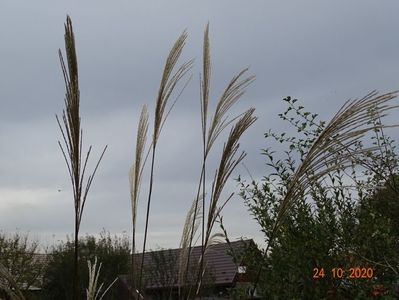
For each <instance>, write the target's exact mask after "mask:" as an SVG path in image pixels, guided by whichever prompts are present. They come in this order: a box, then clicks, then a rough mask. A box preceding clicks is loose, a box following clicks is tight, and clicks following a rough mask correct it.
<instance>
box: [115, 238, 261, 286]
mask: <svg viewBox="0 0 399 300" xmlns="http://www.w3.org/2000/svg"><path fill="white" fill-rule="evenodd" d="M249 243H253V241H252V240H241V241H236V242H230V243H220V244H215V245H212V246H211V247H210V248H209V249H208V251H207V253H206V254H205V263H206V266H207V270H208V271H209V272H210V274H211V277H212V283H213V284H215V285H232V284H233V283H234V282H235V280H236V276H237V271H238V270H237V267H238V266H237V265H236V262H234V260H233V257H232V256H231V255H230V254H229V253H231V252H233V253H235V256H236V257H241V256H242V254H243V251H244V250H245V248H246V247H247V246H248V245H249ZM180 252H181V249H169V250H160V251H150V252H146V253H145V254H144V266H145V270H152V271H147V272H144V273H145V274H144V275H143V281H144V282H146V288H147V289H157V288H165V287H171V286H177V276H178V265H179V255H180ZM200 256H201V246H196V247H193V248H192V252H191V256H190V265H193V266H194V265H195V264H197V263H198V261H199V259H200ZM141 258H142V254H141V253H138V254H136V255H135V265H136V266H140V265H141ZM239 263H241V261H240V259H239ZM162 267H163V268H164V270H161V269H162ZM120 279H121V280H122V281H123V282H125V283H127V282H129V281H130V280H129V279H130V277H129V275H121V276H120Z"/></svg>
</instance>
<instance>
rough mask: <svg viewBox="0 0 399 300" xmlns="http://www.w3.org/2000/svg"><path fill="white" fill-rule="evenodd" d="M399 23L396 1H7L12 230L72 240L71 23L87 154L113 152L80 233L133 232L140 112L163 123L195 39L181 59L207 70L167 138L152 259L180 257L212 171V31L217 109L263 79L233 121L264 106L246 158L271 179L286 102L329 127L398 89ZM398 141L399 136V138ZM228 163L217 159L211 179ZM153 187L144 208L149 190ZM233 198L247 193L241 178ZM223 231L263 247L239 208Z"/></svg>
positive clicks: (2, 61)
mask: <svg viewBox="0 0 399 300" xmlns="http://www.w3.org/2000/svg"><path fill="white" fill-rule="evenodd" d="M398 11H399V2H397V1H378V2H377V1H231V0H223V1H222V0H220V1H196V2H193V1H140V2H138V1H99V0H96V1H50V0H47V1H34V2H32V3H31V2H30V1H2V2H1V4H0V38H1V42H0V140H1V143H0V145H1V146H0V153H1V155H0V229H1V230H3V231H5V232H12V231H15V230H20V231H23V232H25V231H30V233H31V236H32V237H34V238H38V239H39V240H40V241H41V242H42V243H43V244H44V245H51V244H52V243H54V242H56V241H57V240H62V239H65V237H66V235H67V234H71V233H72V231H73V202H72V193H71V187H70V182H69V178H68V175H67V169H66V166H65V163H64V160H63V157H62V155H61V152H60V150H59V148H58V145H57V141H58V140H59V139H60V138H61V135H60V132H59V129H58V127H57V123H56V120H55V114H61V112H62V109H63V105H64V104H63V98H64V86H63V79H62V73H61V69H60V65H59V61H58V54H57V50H58V48H61V49H63V47H64V41H63V35H64V26H63V24H64V22H65V17H66V14H69V15H70V16H71V18H72V21H73V25H74V32H75V38H76V44H77V53H78V61H79V71H80V74H79V75H80V86H81V115H82V123H83V124H82V125H83V130H84V144H85V146H86V147H88V146H89V145H93V146H94V152H93V156H92V160H91V161H92V163H93V162H94V158H96V157H98V155H99V153H100V151H101V149H102V147H103V146H104V145H106V144H108V147H109V149H108V151H107V152H106V154H105V157H104V159H103V162H102V164H101V166H100V168H99V170H98V173H97V177H96V179H95V181H94V183H93V186H92V190H91V193H90V194H89V198H88V202H87V206H86V208H85V212H84V216H83V221H82V226H81V233H82V235H84V234H85V233H89V234H98V233H99V232H100V231H101V229H102V228H105V229H107V230H109V231H110V232H111V233H112V234H122V233H123V232H127V233H129V232H130V230H131V214H130V212H131V208H130V200H129V186H128V177H127V174H128V169H129V167H130V165H131V163H132V159H133V155H134V143H135V134H136V127H137V121H138V115H139V111H140V109H141V106H142V105H143V104H144V103H148V104H149V107H150V112H152V111H153V108H154V106H153V102H154V100H155V96H156V93H157V91H158V86H159V81H160V77H161V71H162V68H163V64H164V61H165V58H166V56H167V53H168V51H169V49H170V47H171V45H172V44H173V42H174V41H175V39H176V38H177V37H178V36H179V34H180V33H181V32H182V31H183V30H184V29H187V31H188V34H189V38H188V41H187V45H186V47H185V49H184V53H183V56H182V60H181V61H184V60H185V59H188V58H195V59H196V63H195V67H194V69H193V71H192V73H193V80H192V81H191V83H190V84H189V86H188V87H187V89H186V91H185V92H184V94H183V96H182V97H181V98H180V100H179V102H178V104H177V106H176V109H174V110H173V112H172V113H171V115H170V118H169V120H168V122H167V124H166V126H165V128H164V131H163V134H162V136H161V140H160V144H159V149H158V150H159V151H158V156H157V161H156V170H155V186H154V195H153V196H154V197H153V202H152V213H151V220H150V226H149V229H150V234H149V248H156V247H158V246H159V247H177V246H178V244H179V241H180V235H181V230H182V225H183V222H184V218H185V214H186V211H187V209H188V208H189V206H190V204H191V201H192V199H193V197H194V195H195V191H196V184H197V181H198V177H199V173H200V163H201V162H200V157H201V143H200V119H199V84H198V82H199V80H198V78H199V73H200V71H201V51H202V38H203V30H204V28H205V25H206V23H207V22H208V21H209V22H210V39H211V56H212V66H213V70H212V79H211V101H212V105H211V106H212V108H211V111H212V110H213V107H214V106H213V105H214V104H215V102H216V100H217V99H218V97H219V95H220V94H221V93H222V91H223V89H224V87H225V85H226V84H227V82H228V81H229V80H230V79H231V77H232V76H233V75H234V74H236V73H237V72H238V71H240V70H241V69H242V68H244V67H246V66H250V74H255V75H256V76H257V79H256V81H255V83H254V84H253V85H251V86H250V88H249V89H248V91H247V93H246V94H245V96H244V97H243V99H242V100H241V102H240V103H239V104H238V105H237V106H236V107H235V109H234V110H233V111H232V114H233V115H234V113H237V112H240V111H242V110H244V109H245V108H248V107H251V106H253V107H255V108H256V115H257V116H258V117H259V120H258V121H257V122H256V123H255V125H253V127H252V128H250V129H249V130H248V132H247V133H246V134H245V136H244V137H243V139H242V142H241V145H242V148H243V149H244V150H246V151H247V152H248V156H247V158H246V160H245V164H246V166H247V167H248V169H249V170H250V171H251V173H252V175H253V176H254V177H256V178H261V177H262V176H263V175H265V174H266V171H267V169H266V166H265V159H264V157H262V156H261V155H260V151H261V149H262V148H265V147H267V146H268V145H267V144H266V142H265V140H264V138H263V133H264V132H266V131H267V130H268V129H269V128H272V129H275V130H276V131H285V130H288V129H287V127H286V125H285V124H284V123H282V122H280V121H279V119H278V117H277V113H278V112H281V111H282V110H284V109H285V107H284V104H283V102H282V101H281V99H282V98H284V97H285V96H287V95H291V96H293V97H296V98H298V99H299V100H300V101H301V103H302V104H303V105H304V106H305V107H306V108H308V109H309V110H311V111H312V112H316V113H319V114H320V115H321V117H322V118H323V119H329V118H330V117H331V116H332V115H333V113H334V112H335V111H336V110H337V109H338V108H339V107H340V106H341V105H342V104H343V103H344V101H345V100H347V99H348V98H356V97H361V96H364V95H365V94H367V93H368V92H369V91H371V90H373V89H377V90H379V91H381V92H388V91H392V90H396V89H398V88H399V83H398V79H399V39H398V28H399V18H398V17H397V12H398ZM391 120H395V117H394V116H392V117H391ZM151 124H152V119H151ZM390 134H391V135H392V136H393V137H394V138H395V137H396V138H398V134H397V133H396V132H395V131H391V132H390ZM219 146H220V145H219ZM220 151H221V149H220V148H219V149H217V151H215V153H214V154H213V155H212V156H211V160H210V162H211V166H212V167H211V169H214V168H216V162H217V157H218V155H219V153H220ZM91 166H92V165H91ZM211 169H210V170H211ZM208 174H213V171H212V172H211V171H209V172H208ZM238 174H242V175H243V176H246V171H245V169H244V168H243V167H242V166H239V168H238V169H237V171H236V173H235V174H234V176H233V178H234V177H237V176H238ZM208 179H209V178H208ZM208 181H210V179H209V180H208ZM145 182H146V179H144V184H143V186H142V188H143V189H142V196H144V195H146V192H147V190H148V186H147V184H146V183H145ZM59 189H60V190H61V192H58V190H59ZM226 191H227V192H232V191H238V190H237V188H236V186H235V183H234V182H233V180H231V182H230V183H229V184H228V186H227V187H226ZM144 198H145V197H142V199H141V205H140V208H139V226H140V227H139V232H140V234H139V238H142V234H141V233H142V232H143V227H144V226H143V224H144V213H145V209H144V202H145V201H144V200H145V199H144ZM224 221H225V225H226V227H227V229H228V231H229V234H230V237H231V239H233V240H234V239H235V238H238V237H240V236H245V237H251V238H254V239H255V240H256V241H257V242H262V234H261V233H260V232H259V227H258V225H257V224H256V222H254V221H253V220H252V218H251V216H250V214H249V213H248V212H247V210H246V207H245V206H244V204H243V203H242V200H241V199H240V198H239V197H238V196H236V197H234V198H233V199H232V201H231V202H230V204H229V205H228V207H227V208H226V210H225V213H224Z"/></svg>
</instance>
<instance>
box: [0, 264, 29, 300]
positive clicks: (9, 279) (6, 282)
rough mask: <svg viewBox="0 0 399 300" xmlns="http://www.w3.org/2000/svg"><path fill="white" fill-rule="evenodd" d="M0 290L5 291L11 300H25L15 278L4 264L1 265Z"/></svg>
mask: <svg viewBox="0 0 399 300" xmlns="http://www.w3.org/2000/svg"><path fill="white" fill-rule="evenodd" d="M0 289H2V290H4V291H5V292H6V293H7V295H8V296H9V297H10V298H11V300H25V297H24V295H23V294H22V292H21V290H20V289H19V286H18V284H17V282H16V281H15V280H14V277H13V276H12V274H11V273H10V272H9V271H8V270H7V268H6V267H5V266H4V265H3V264H2V263H0Z"/></svg>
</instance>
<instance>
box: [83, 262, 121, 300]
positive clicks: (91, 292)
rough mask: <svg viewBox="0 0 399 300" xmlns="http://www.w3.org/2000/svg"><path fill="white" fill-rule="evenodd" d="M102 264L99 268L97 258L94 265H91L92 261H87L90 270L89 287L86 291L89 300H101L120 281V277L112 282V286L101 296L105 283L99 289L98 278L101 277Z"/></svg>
mask: <svg viewBox="0 0 399 300" xmlns="http://www.w3.org/2000/svg"><path fill="white" fill-rule="evenodd" d="M101 266H102V263H100V265H99V266H98V268H97V256H96V257H95V258H94V264H93V265H92V264H91V261H90V260H88V261H87V267H88V269H89V286H88V287H87V289H86V295H87V300H101V299H102V298H103V297H104V296H105V294H106V293H107V292H108V291H109V289H110V288H111V287H112V286H113V285H114V284H115V282H116V281H117V280H118V277H116V278H115V279H114V281H112V282H111V284H110V285H109V286H108V287H107V288H106V290H105V291H104V292H103V293H102V294H101V295H100V293H101V289H102V288H103V285H104V283H101V284H100V286H99V287H97V285H98V276H99V275H100V271H101Z"/></svg>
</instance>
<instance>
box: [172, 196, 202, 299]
mask: <svg viewBox="0 0 399 300" xmlns="http://www.w3.org/2000/svg"><path fill="white" fill-rule="evenodd" d="M201 198H203V195H202V196H201ZM201 205H202V202H197V199H196V198H195V199H194V201H193V203H192V204H191V207H190V209H189V211H188V212H187V215H186V220H185V222H184V227H183V233H182V237H181V240H180V249H181V250H180V256H179V277H178V286H179V294H180V288H181V287H182V286H183V285H184V281H185V280H186V278H187V275H186V272H188V267H187V263H189V260H188V257H189V256H190V255H191V249H190V248H189V244H190V241H191V233H192V232H193V233H194V235H195V234H196V232H197V231H198V227H199V225H200V224H199V221H200V219H201V215H200V214H199V212H200V211H201V209H202V207H201ZM194 218H195V219H194ZM193 224H194V225H193ZM192 226H194V228H193V227H192Z"/></svg>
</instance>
